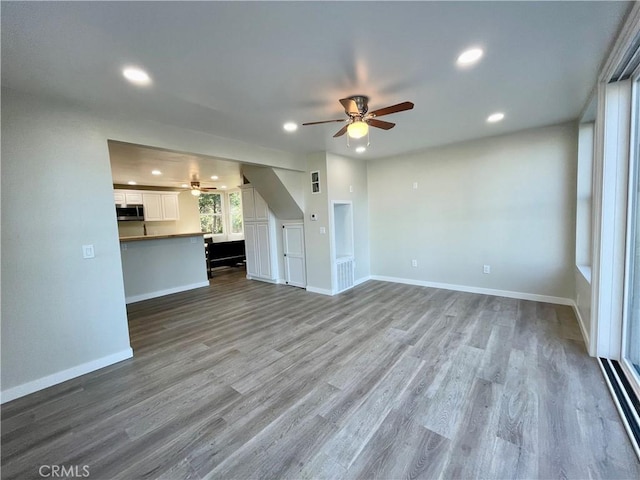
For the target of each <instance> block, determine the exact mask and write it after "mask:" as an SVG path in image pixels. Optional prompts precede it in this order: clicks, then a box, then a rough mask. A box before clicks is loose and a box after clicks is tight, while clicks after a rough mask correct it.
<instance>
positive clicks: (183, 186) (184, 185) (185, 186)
mask: <svg viewBox="0 0 640 480" xmlns="http://www.w3.org/2000/svg"><path fill="white" fill-rule="evenodd" d="M181 187H182V188H189V185H187V184H186V183H183V184H182V185H181Z"/></svg>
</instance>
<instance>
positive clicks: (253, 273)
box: [244, 223, 260, 278]
mask: <svg viewBox="0 0 640 480" xmlns="http://www.w3.org/2000/svg"><path fill="white" fill-rule="evenodd" d="M257 237H258V236H257V234H256V224H255V223H245V224H244V249H245V257H246V260H247V278H257V277H259V276H260V270H259V269H258V265H259V263H260V259H259V258H258V246H257V245H256V240H257Z"/></svg>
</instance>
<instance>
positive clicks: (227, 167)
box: [109, 141, 242, 189]
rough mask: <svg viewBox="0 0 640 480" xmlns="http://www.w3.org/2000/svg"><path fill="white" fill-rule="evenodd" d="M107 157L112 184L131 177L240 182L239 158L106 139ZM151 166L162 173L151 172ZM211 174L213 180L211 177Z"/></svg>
mask: <svg viewBox="0 0 640 480" xmlns="http://www.w3.org/2000/svg"><path fill="white" fill-rule="evenodd" d="M109 157H110V159H111V176H112V177H113V183H115V184H122V185H126V184H127V183H128V182H130V181H134V182H136V183H137V184H138V185H151V186H161V187H182V185H184V184H186V185H189V184H190V183H191V182H192V181H197V182H200V186H201V187H215V188H218V189H223V188H227V189H231V188H236V187H238V186H240V185H242V174H241V173H240V164H239V163H238V162H231V161H227V160H221V159H218V158H213V157H204V156H202V155H190V154H186V153H181V152H170V151H167V150H163V149H159V148H151V147H145V146H141V145H134V144H131V143H123V142H114V141H109ZM153 170H158V171H160V173H161V174H160V175H153V174H152V173H151V172H152V171H153ZM214 175H215V176H216V177H218V178H217V179H216V180H213V179H212V178H211V177H212V176H214ZM131 188H135V187H131Z"/></svg>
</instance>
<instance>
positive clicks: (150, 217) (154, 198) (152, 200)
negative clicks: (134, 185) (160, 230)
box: [142, 193, 164, 222]
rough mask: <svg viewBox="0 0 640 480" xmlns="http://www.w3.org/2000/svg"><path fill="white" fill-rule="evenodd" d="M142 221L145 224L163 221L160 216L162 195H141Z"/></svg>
mask: <svg viewBox="0 0 640 480" xmlns="http://www.w3.org/2000/svg"><path fill="white" fill-rule="evenodd" d="M142 205H143V206H144V219H145V221H147V222H155V221H160V220H164V218H163V215H162V195H161V194H159V193H143V194H142Z"/></svg>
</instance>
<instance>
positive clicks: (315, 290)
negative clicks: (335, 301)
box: [307, 285, 333, 296]
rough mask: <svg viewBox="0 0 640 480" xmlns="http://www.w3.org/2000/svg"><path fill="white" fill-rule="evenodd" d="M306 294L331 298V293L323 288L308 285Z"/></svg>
mask: <svg viewBox="0 0 640 480" xmlns="http://www.w3.org/2000/svg"><path fill="white" fill-rule="evenodd" d="M307 292H311V293H319V294H320V295H328V296H333V292H332V291H331V290H327V289H325V288H316V287H310V286H309V285H307Z"/></svg>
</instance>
